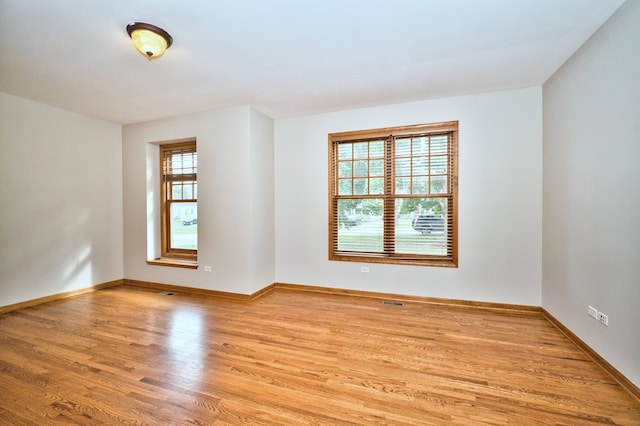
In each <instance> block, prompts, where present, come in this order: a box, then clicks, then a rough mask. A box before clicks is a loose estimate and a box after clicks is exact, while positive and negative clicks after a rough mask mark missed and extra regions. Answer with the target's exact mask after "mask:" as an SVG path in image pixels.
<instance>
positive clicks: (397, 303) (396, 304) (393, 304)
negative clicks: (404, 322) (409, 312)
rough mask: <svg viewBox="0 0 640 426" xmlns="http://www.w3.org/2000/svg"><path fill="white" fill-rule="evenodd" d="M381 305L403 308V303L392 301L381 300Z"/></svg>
mask: <svg viewBox="0 0 640 426" xmlns="http://www.w3.org/2000/svg"><path fill="white" fill-rule="evenodd" d="M382 304H383V305H387V306H400V307H402V306H404V303H402V302H396V301H393V300H383V301H382Z"/></svg>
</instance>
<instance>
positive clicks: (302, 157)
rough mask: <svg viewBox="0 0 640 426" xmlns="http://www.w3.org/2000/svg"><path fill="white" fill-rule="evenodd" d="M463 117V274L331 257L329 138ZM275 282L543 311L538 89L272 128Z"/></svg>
mask: <svg viewBox="0 0 640 426" xmlns="http://www.w3.org/2000/svg"><path fill="white" fill-rule="evenodd" d="M450 120H459V147H460V150H459V151H460V154H459V156H460V159H459V180H460V182H459V194H458V195H459V211H458V216H459V227H460V228H459V229H460V233H459V267H458V268H456V269H452V268H434V267H418V266H402V265H383V264H369V265H368V266H369V268H370V272H369V273H361V272H360V267H361V266H362V264H360V263H354V262H336V261H331V262H330V261H329V260H328V230H327V226H328V225H327V223H328V218H327V214H328V207H327V202H328V175H327V173H328V141H327V134H328V133H333V132H342V131H349V130H360V129H370V128H378V127H388V126H397V125H407V124H421V123H430V122H439V121H450ZM275 158H276V168H275V169H276V172H275V182H276V197H275V212H276V281H277V282H285V283H297V284H307V285H318V286H328V287H334V288H346V289H354V290H366V291H378V292H391V293H396V294H410V295H416V296H431V297H444V298H455V299H467V300H476V301H490V302H500V303H514V304H526V305H537V306H539V305H540V302H541V296H540V280H541V238H542V237H541V235H542V225H541V223H542V220H541V211H542V91H541V88H530V89H523V90H513V91H504V92H495V93H488V94H480V95H474V96H463V97H455V98H447V99H439V100H429V101H423V102H415V103H408V104H399V105H389V106H384V107H379V108H367V109H357V110H350V111H342V112H337V113H332V114H323V115H313V116H305V117H299V118H291V119H283V120H277V121H276V127H275Z"/></svg>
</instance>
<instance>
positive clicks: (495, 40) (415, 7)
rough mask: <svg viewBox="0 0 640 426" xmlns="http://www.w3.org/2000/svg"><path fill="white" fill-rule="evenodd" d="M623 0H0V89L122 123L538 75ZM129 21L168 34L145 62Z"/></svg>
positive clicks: (503, 85) (281, 111) (276, 112)
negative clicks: (168, 40) (159, 52)
mask: <svg viewBox="0 0 640 426" xmlns="http://www.w3.org/2000/svg"><path fill="white" fill-rule="evenodd" d="M623 2H624V0H180V1H178V0H173V1H170V0H155V1H150V0H91V1H90V0H55V1H54V0H0V90H1V91H4V92H6V93H9V94H13V95H16V96H20V97H23V98H27V99H32V100H35V101H39V102H43V103H46V104H49V105H53V106H57V107H61V108H64V109H67V110H70V111H77V112H80V113H83V114H87V115H90V116H94V117H98V118H101V119H104V120H108V121H112V122H116V123H121V124H126V123H134V122H139V121H146V120H152V119H157V118H164V117H170V116H177V115H182V114H186V113H191V112H198V111H205V110H212V109H217V108H222V107H229V106H237V105H247V104H251V105H254V106H255V107H257V108H259V109H260V110H262V111H264V112H265V113H267V114H268V115H270V116H272V117H274V118H282V117H290V116H295V115H302V114H310V113H319V112H328V111H335V110H342V109H349V108H356V107H363V106H374V105H382V104H390V103H399V102H407V101H413V100H420V99H428V98H440V97H447V96H455V95H464V94H471V93H480V92H486V91H493V90H503V89H512V88H521V87H531V86H539V85H541V84H543V83H544V82H545V81H546V80H547V79H548V78H549V77H550V76H551V75H552V74H553V72H554V71H555V70H557V69H558V67H559V66H560V65H561V64H562V63H563V62H564V61H566V60H567V59H568V58H569V56H571V54H572V53H573V52H575V50H576V49H577V48H578V47H580V45H581V44H582V43H584V42H585V41H586V40H587V38H588V37H589V36H590V35H591V34H593V33H594V32H595V30H596V29H597V28H598V27H599V26H600V25H602V23H604V21H605V20H606V19H607V18H608V17H609V16H610V15H611V14H612V13H613V12H614V11H615V10H616V9H617V8H618V7H619V6H620V5H621V4H622V3H623ZM132 21H143V22H149V23H152V24H155V25H158V26H160V27H162V28H164V29H165V30H166V31H168V32H169V33H170V34H171V35H172V36H173V38H174V44H173V46H172V47H171V48H170V49H169V50H168V51H167V53H165V55H164V56H163V57H162V58H160V59H158V60H155V61H151V62H149V61H147V60H146V59H145V58H144V57H142V55H140V54H139V53H138V52H137V51H136V50H135V48H134V47H133V44H132V43H131V40H130V39H129V36H128V35H127V32H126V29H125V28H126V25H127V24H128V23H129V22H132Z"/></svg>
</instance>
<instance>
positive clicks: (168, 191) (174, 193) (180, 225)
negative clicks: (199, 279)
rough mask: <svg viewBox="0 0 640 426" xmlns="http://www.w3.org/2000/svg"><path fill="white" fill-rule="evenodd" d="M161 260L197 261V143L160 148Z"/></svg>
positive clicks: (168, 145) (183, 143)
mask: <svg viewBox="0 0 640 426" xmlns="http://www.w3.org/2000/svg"><path fill="white" fill-rule="evenodd" d="M160 170H161V171H162V176H161V220H160V222H161V237H162V257H164V258H176V259H184V260H194V261H195V260H197V256H198V155H197V152H196V142H195V141H191V142H181V143H175V144H167V145H161V146H160Z"/></svg>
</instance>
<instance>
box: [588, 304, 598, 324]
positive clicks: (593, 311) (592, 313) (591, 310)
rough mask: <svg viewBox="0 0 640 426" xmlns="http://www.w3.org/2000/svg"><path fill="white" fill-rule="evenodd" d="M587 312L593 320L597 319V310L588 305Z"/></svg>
mask: <svg viewBox="0 0 640 426" xmlns="http://www.w3.org/2000/svg"><path fill="white" fill-rule="evenodd" d="M587 312H588V313H589V316H590V317H591V318H593V319H594V320H597V319H598V310H597V309H596V308H594V307H593V306H591V305H589V310H588V311H587Z"/></svg>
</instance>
